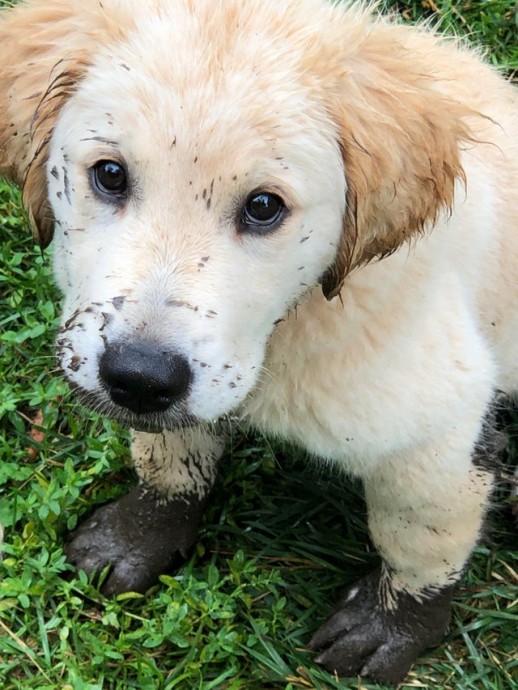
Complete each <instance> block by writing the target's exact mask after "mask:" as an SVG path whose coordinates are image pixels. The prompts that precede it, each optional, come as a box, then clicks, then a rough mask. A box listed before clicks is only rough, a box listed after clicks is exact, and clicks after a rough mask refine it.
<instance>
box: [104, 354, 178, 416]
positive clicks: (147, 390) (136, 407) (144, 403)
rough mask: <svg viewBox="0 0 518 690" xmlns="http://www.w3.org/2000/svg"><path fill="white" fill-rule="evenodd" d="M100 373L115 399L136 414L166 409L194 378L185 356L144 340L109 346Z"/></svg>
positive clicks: (112, 397)
mask: <svg viewBox="0 0 518 690" xmlns="http://www.w3.org/2000/svg"><path fill="white" fill-rule="evenodd" d="M99 374H100V377H101V379H102V381H103V383H104V385H105V387H106V390H107V391H108V393H109V394H110V397H111V399H112V400H113V402H115V403H117V405H121V406H122V407H126V408H127V409H128V410H131V411H132V412H135V413H136V414H145V413H147V412H163V411H164V410H167V408H168V407H170V405H172V403H173V402H174V401H175V400H178V398H181V397H182V396H183V395H184V394H185V393H186V392H187V390H188V389H189V382H190V380H191V369H190V367H189V364H188V362H187V360H186V359H185V358H184V357H182V355H179V354H176V353H173V352H169V351H167V350H164V349H163V348H160V347H159V346H158V345H157V344H156V343H152V342H148V341H145V340H141V341H138V342H133V343H127V344H126V343H113V344H111V345H108V346H107V347H106V350H105V351H104V354H103V355H102V357H101V360H100V362H99Z"/></svg>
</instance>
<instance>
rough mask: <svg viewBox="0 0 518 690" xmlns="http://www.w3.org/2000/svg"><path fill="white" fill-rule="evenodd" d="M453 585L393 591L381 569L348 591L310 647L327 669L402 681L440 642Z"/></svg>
mask: <svg viewBox="0 0 518 690" xmlns="http://www.w3.org/2000/svg"><path fill="white" fill-rule="evenodd" d="M452 589H453V587H451V586H448V587H445V588H444V589H441V590H439V591H433V592H432V591H430V592H427V591H424V592H422V597H420V598H419V599H417V598H415V597H413V596H411V595H410V594H408V593H406V592H394V591H393V590H392V589H391V588H390V580H389V578H388V576H387V575H382V574H381V571H377V572H375V573H371V574H370V575H368V576H367V577H365V578H363V579H362V580H360V581H359V582H357V583H355V584H354V585H352V586H351V587H349V589H348V590H347V591H346V592H345V594H344V596H343V597H342V599H341V600H340V602H339V604H338V606H337V607H336V609H335V612H334V613H333V615H331V616H330V618H329V619H328V620H327V621H326V623H324V625H322V626H321V627H320V628H319V630H318V631H317V632H316V634H315V635H314V637H313V639H312V640H311V642H310V644H309V647H310V649H312V650H315V651H318V652H320V653H319V655H318V657H317V658H316V661H317V663H319V664H322V665H323V666H324V667H325V668H326V669H327V670H329V671H331V672H336V673H338V674H339V675H341V676H354V675H357V674H361V675H362V676H369V677H370V678H372V679H373V680H375V681H377V682H379V683H399V682H400V681H402V680H403V678H404V677H405V675H406V674H407V672H408V671H409V670H410V667H411V666H412V664H413V663H414V661H415V660H416V659H417V657H418V656H419V654H420V653H421V652H422V651H423V650H424V649H426V648H427V647H433V646H436V645H438V644H439V643H440V642H441V640H442V638H443V636H444V634H445V632H446V629H447V627H448V623H449V621H450V615H451V597H452Z"/></svg>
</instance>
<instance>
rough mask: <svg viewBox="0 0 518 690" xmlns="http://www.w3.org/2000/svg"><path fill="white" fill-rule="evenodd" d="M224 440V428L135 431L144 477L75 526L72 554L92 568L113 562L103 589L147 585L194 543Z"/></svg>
mask: <svg viewBox="0 0 518 690" xmlns="http://www.w3.org/2000/svg"><path fill="white" fill-rule="evenodd" d="M224 447H225V439H224V438H223V437H222V436H215V435H211V434H210V433H208V432H207V431H206V430H205V429H204V428H201V427H195V428H192V429H184V430H181V431H177V432H170V431H164V432H162V433H159V434H148V433H143V432H135V433H134V435H133V442H132V454H133V459H134V462H135V468H136V470H137V473H138V475H139V483H138V485H137V486H136V487H135V488H134V489H133V490H132V491H130V493H129V494H128V495H126V496H124V497H123V498H121V499H120V500H118V501H115V502H113V503H109V504H108V505H106V506H102V507H101V508H98V509H97V510H96V511H95V512H94V514H93V515H92V516H91V517H90V518H89V519H88V520H86V522H84V523H83V524H82V525H81V526H80V527H79V529H78V530H76V532H75V533H74V534H73V535H72V540H71V541H70V543H69V544H68V545H67V547H66V555H67V557H68V559H69V560H70V561H71V562H72V563H74V565H76V566H77V567H78V568H81V569H83V570H85V571H86V572H87V573H91V572H93V571H94V570H97V571H99V570H102V569H103V568H105V567H106V566H107V565H111V566H113V568H112V571H111V573H110V575H109V577H108V579H107V580H106V582H105V584H104V589H103V591H104V593H105V594H112V595H113V594H118V593H120V592H125V591H129V590H131V591H137V592H144V591H146V589H148V588H149V587H150V586H151V585H153V584H154V583H155V582H156V580H157V578H158V576H159V575H160V574H161V573H165V572H167V571H170V570H171V569H172V568H173V567H174V566H175V565H176V564H178V563H179V562H181V560H182V559H185V558H186V556H187V555H188V552H189V550H190V548H191V547H192V546H193V544H194V542H195V540H196V535H197V531H198V527H199V524H200V521H201V518H202V515H203V510H204V508H205V505H206V503H207V499H208V496H209V493H210V490H211V488H212V486H213V484H214V481H215V479H216V472H217V464H218V460H219V459H220V457H221V455H222V454H223V450H224Z"/></svg>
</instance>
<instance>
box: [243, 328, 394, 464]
mask: <svg viewBox="0 0 518 690" xmlns="http://www.w3.org/2000/svg"><path fill="white" fill-rule="evenodd" d="M344 330H345V329H344V324H343V323H336V324H333V323H332V322H331V323H329V322H328V323H327V324H326V326H325V328H324V327H323V326H322V324H320V325H319V324H318V322H309V323H308V324H307V326H302V327H300V328H294V329H292V330H291V331H290V330H289V329H288V328H286V329H285V330H284V332H283V331H280V332H279V333H276V334H275V335H274V338H273V339H272V342H271V343H270V349H269V352H268V355H267V358H266V360H265V365H264V371H263V375H262V377H261V380H260V382H259V384H258V385H257V387H256V388H255V389H254V391H253V392H252V394H251V395H250V396H249V398H248V399H247V401H246V403H245V405H244V408H243V416H244V418H245V419H246V420H247V422H248V423H249V424H250V425H251V426H252V427H254V428H257V429H260V430H261V431H263V432H264V433H266V434H268V435H273V436H275V437H278V438H282V439H285V440H288V441H290V442H294V443H296V444H297V445H300V446H302V447H303V448H305V449H306V450H307V451H309V452H310V453H312V454H315V455H317V456H319V457H323V458H329V459H333V460H340V462H341V463H344V462H346V463H347V460H350V462H351V463H352V464H351V469H352V470H353V469H355V468H356V467H357V463H358V462H364V461H366V459H367V458H368V457H374V456H378V455H379V454H380V451H381V452H383V446H384V445H387V446H391V445H392V444H393V442H394V440H395V438H397V436H398V434H399V433H400V427H401V426H402V425H401V418H400V417H401V415H400V404H401V401H400V398H401V397H403V398H404V397H405V395H406V393H404V392H403V394H401V390H400V383H401V381H400V379H401V374H402V372H401V371H400V370H399V368H398V367H397V365H396V366H394V361H392V368H389V361H388V360H389V359H390V348H385V347H383V346H381V344H380V343H378V342H377V337H378V335H379V336H380V337H381V333H379V334H378V333H375V332H372V331H370V330H368V329H367V331H365V332H364V334H363V338H362V337H361V335H360V337H359V338H356V339H355V341H353V342H351V339H350V338H348V337H347V336H346V334H345V333H344ZM399 354H400V353H398V355H399ZM398 359H399V356H398ZM401 433H403V434H404V433H406V431H405V430H403V429H402V430H401Z"/></svg>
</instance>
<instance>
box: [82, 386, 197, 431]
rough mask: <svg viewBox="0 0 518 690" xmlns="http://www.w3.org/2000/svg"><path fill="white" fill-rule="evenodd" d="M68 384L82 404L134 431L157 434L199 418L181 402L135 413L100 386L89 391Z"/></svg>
mask: <svg viewBox="0 0 518 690" xmlns="http://www.w3.org/2000/svg"><path fill="white" fill-rule="evenodd" d="M69 385H70V387H71V389H72V391H73V393H74V395H75V396H76V398H77V399H78V401H79V402H80V403H81V404H82V405H84V406H85V407H88V408H89V409H90V410H92V411H93V412H95V413H97V414H100V415H103V416H105V417H109V418H110V419H113V420H114V421H116V422H118V423H119V424H120V425H121V426H124V427H129V428H131V429H135V430H136V431H144V432H147V433H149V434H158V433H160V432H162V431H175V430H176V429H181V428H186V427H191V426H195V425H196V424H198V423H199V420H198V419H197V418H196V417H195V416H194V415H192V414H190V413H189V412H188V411H187V410H186V409H185V406H184V405H182V404H177V405H175V406H174V407H171V408H168V409H167V410H165V411H162V412H142V413H137V412H133V411H131V410H129V409H127V408H125V407H122V406H121V405H117V404H116V403H114V402H113V400H112V399H111V398H110V396H109V395H108V394H107V393H106V391H104V390H103V389H102V388H100V389H97V390H95V391H91V390H87V389H85V388H82V387H81V386H79V385H77V384H74V383H72V382H69Z"/></svg>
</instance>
